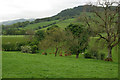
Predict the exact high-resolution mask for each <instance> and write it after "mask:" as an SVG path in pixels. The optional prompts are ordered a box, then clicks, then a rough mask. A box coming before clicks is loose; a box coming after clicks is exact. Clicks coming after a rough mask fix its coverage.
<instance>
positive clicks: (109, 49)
mask: <svg viewBox="0 0 120 80" xmlns="http://www.w3.org/2000/svg"><path fill="white" fill-rule="evenodd" d="M108 58H111V59H112V47H108Z"/></svg>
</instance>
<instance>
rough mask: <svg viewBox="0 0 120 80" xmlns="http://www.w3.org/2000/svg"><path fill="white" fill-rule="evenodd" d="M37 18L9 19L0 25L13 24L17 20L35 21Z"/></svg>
mask: <svg viewBox="0 0 120 80" xmlns="http://www.w3.org/2000/svg"><path fill="white" fill-rule="evenodd" d="M34 20H35V19H17V20H9V21H4V22H0V25H12V24H14V23H17V22H25V21H30V22H31V21H34Z"/></svg>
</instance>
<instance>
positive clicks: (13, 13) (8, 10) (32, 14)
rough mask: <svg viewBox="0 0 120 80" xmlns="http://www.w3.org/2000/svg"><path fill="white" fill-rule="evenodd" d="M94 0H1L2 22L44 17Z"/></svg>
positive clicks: (0, 16) (0, 17)
mask: <svg viewBox="0 0 120 80" xmlns="http://www.w3.org/2000/svg"><path fill="white" fill-rule="evenodd" d="M91 1H93V0H0V22H1V21H6V20H14V19H20V18H43V17H49V16H53V15H56V14H57V13H59V12H60V11H62V10H64V9H67V8H72V7H75V6H79V5H83V4H86V3H88V2H91ZM94 1H95V0H94Z"/></svg>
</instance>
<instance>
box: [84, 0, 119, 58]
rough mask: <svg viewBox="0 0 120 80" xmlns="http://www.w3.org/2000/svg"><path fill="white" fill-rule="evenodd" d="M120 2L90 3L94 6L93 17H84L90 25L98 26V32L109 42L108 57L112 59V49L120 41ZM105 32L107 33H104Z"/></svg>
mask: <svg viewBox="0 0 120 80" xmlns="http://www.w3.org/2000/svg"><path fill="white" fill-rule="evenodd" d="M118 5H119V2H111V1H109V0H102V1H98V2H97V4H96V5H95V4H92V3H91V4H90V6H91V7H92V11H91V12H92V13H93V15H92V17H86V16H85V17H84V21H85V23H86V24H87V25H88V27H89V28H90V29H91V28H96V29H94V33H96V34H97V35H98V36H99V37H100V38H99V40H100V39H103V40H105V41H106V42H107V49H108V58H109V59H112V49H113V47H115V46H116V45H117V44H118V43H119V42H120V37H118V30H119V29H118V25H120V24H119V22H118V15H119V16H120V13H118V11H119V10H118V8H119V6H118ZM103 33H104V34H105V35H103Z"/></svg>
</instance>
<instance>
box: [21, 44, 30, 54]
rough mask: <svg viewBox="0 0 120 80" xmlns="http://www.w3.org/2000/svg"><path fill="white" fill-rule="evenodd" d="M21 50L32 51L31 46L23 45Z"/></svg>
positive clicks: (24, 51)
mask: <svg viewBox="0 0 120 80" xmlns="http://www.w3.org/2000/svg"><path fill="white" fill-rule="evenodd" d="M21 51H22V52H23V53H32V50H31V46H21Z"/></svg>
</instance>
